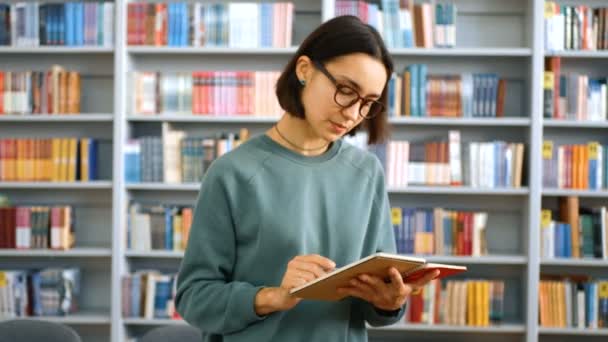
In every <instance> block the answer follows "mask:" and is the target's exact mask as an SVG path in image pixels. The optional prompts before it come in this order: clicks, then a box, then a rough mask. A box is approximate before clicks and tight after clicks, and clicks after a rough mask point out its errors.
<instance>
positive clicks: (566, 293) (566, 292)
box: [564, 281, 576, 327]
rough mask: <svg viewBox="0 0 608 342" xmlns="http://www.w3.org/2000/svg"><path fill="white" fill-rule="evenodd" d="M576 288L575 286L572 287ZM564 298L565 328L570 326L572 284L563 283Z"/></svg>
mask: <svg viewBox="0 0 608 342" xmlns="http://www.w3.org/2000/svg"><path fill="white" fill-rule="evenodd" d="M574 286H576V285H574ZM564 296H565V298H566V327H571V326H572V283H571V282H569V281H567V282H565V283H564Z"/></svg>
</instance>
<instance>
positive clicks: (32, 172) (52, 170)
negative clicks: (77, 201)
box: [0, 138, 98, 182]
mask: <svg viewBox="0 0 608 342" xmlns="http://www.w3.org/2000/svg"><path fill="white" fill-rule="evenodd" d="M97 151H98V140H97V139H92V138H80V139H78V138H49V139H11V138H8V139H0V181H52V182H75V181H77V180H78V181H92V180H97V178H98V177H97V176H98V172H97V167H98V163H97V161H98V153H97Z"/></svg>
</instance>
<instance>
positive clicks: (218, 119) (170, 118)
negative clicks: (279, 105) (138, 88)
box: [128, 114, 279, 124]
mask: <svg viewBox="0 0 608 342" xmlns="http://www.w3.org/2000/svg"><path fill="white" fill-rule="evenodd" d="M278 119H279V118H278V117H271V116H253V115H240V116H239V115H232V116H230V115H213V116H212V115H199V114H184V115H163V114H160V115H131V116H129V118H128V120H129V121H131V122H201V123H239V124H240V123H243V124H246V123H275V122H277V121H278Z"/></svg>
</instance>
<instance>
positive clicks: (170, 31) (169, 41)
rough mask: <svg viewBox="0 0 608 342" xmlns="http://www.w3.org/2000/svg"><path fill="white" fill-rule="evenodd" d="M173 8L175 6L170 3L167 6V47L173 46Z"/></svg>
mask: <svg viewBox="0 0 608 342" xmlns="http://www.w3.org/2000/svg"><path fill="white" fill-rule="evenodd" d="M174 6H175V4H174V3H172V2H170V3H168V4H167V45H168V46H174V45H175V44H174V43H173V35H174V33H173V31H174V30H175V28H174V26H175V25H174V22H175V14H174V13H173V12H174V11H173V7H174Z"/></svg>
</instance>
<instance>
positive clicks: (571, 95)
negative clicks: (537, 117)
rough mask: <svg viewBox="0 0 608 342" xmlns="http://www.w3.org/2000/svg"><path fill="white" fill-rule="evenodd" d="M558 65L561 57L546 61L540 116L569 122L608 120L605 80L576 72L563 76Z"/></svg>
mask: <svg viewBox="0 0 608 342" xmlns="http://www.w3.org/2000/svg"><path fill="white" fill-rule="evenodd" d="M561 64H562V63H561V58H560V57H547V58H545V73H544V81H543V98H544V105H543V116H544V117H545V118H554V119H568V120H588V121H605V120H607V119H608V100H607V98H608V88H607V87H606V84H607V83H608V78H606V77H599V78H598V77H591V76H589V75H586V74H580V73H577V72H569V73H563V72H562V70H561Z"/></svg>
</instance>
